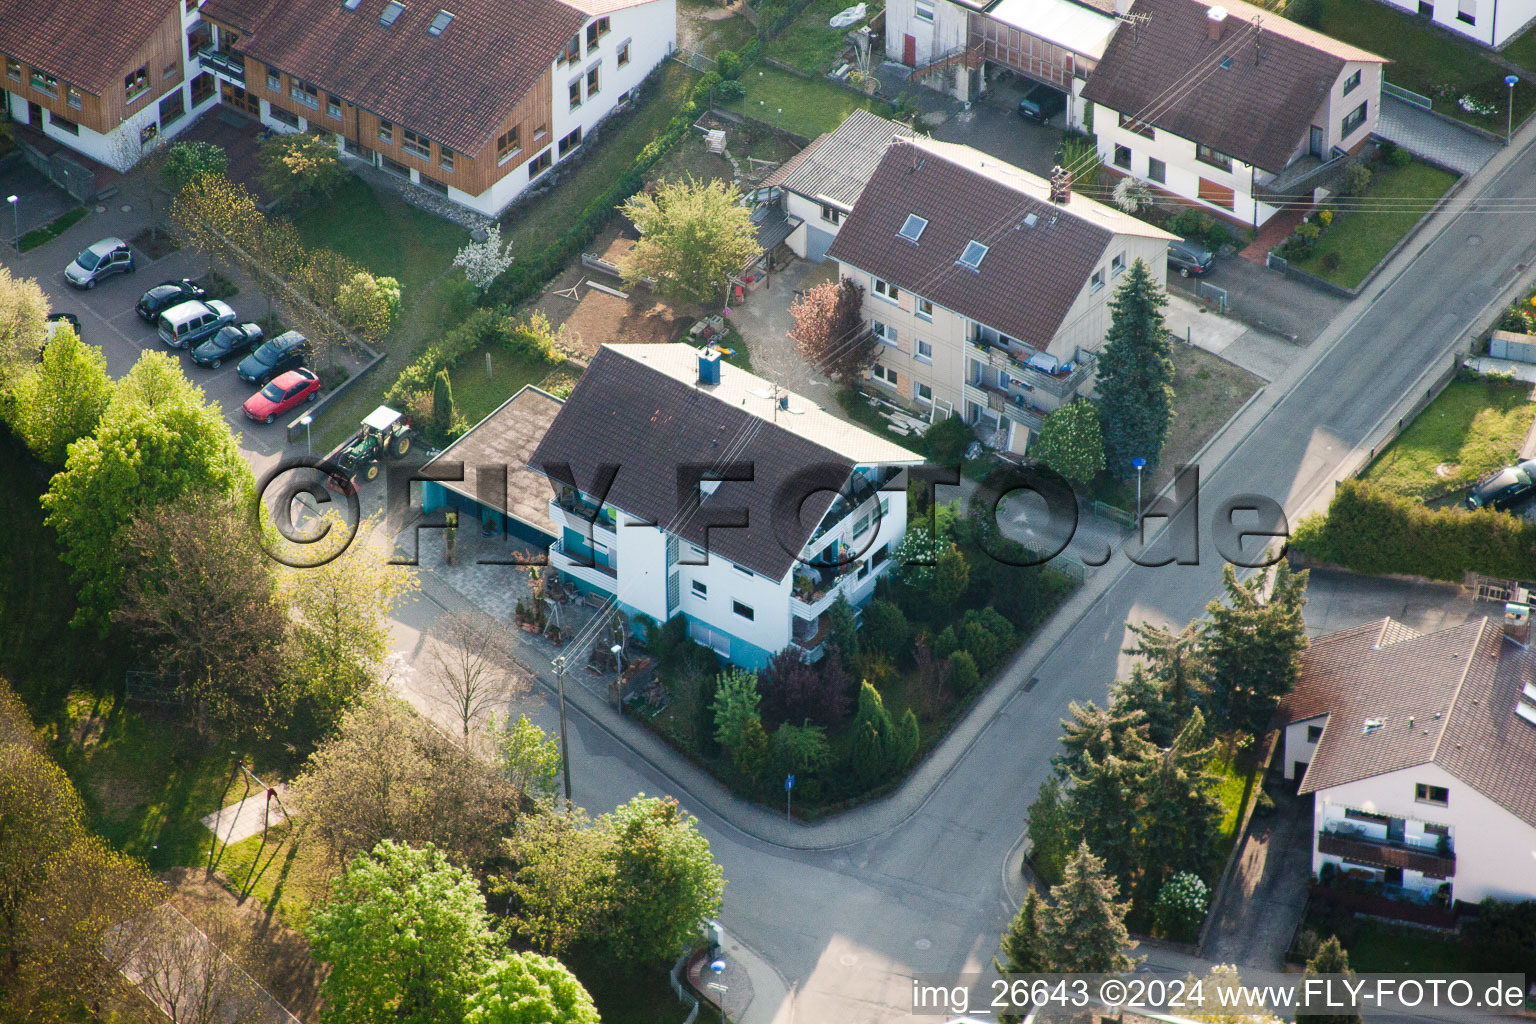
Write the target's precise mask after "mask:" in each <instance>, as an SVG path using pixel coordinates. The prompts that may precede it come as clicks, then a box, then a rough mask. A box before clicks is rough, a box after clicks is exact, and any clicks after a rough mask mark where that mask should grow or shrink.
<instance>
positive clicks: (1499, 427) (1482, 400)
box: [1365, 380, 1536, 501]
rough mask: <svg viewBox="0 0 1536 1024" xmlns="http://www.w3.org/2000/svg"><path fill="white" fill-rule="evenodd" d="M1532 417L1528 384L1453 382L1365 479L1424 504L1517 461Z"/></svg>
mask: <svg viewBox="0 0 1536 1024" xmlns="http://www.w3.org/2000/svg"><path fill="white" fill-rule="evenodd" d="M1533 416H1536V405H1533V404H1532V402H1531V385H1529V384H1525V383H1518V382H1517V383H1510V384H1506V383H1503V382H1501V381H1489V380H1454V381H1452V382H1451V383H1450V385H1449V386H1448V387H1446V389H1445V390H1444V391H1442V392H1441V393H1440V397H1438V398H1436V399H1435V400H1434V401H1433V402H1431V403H1429V405H1428V406H1427V407H1426V408H1425V409H1424V411H1423V412H1421V413H1419V415H1418V416H1416V417H1415V418H1414V421H1413V422H1412V423H1410V424H1409V425H1408V429H1406V430H1404V431H1403V432H1402V433H1401V434H1399V435H1398V436H1397V438H1396V439H1395V440H1393V442H1392V443H1391V444H1389V445H1388V446H1387V447H1386V449H1385V450H1384V451H1382V453H1381V454H1380V455H1379V456H1377V458H1376V461H1375V462H1373V463H1371V465H1370V466H1369V467H1368V468H1367V469H1366V471H1365V479H1366V480H1368V481H1370V482H1371V483H1373V484H1377V485H1379V486H1381V487H1383V488H1385V489H1387V490H1389V491H1392V492H1394V493H1396V494H1402V495H1406V496H1407V497H1410V498H1418V499H1420V500H1424V501H1428V500H1430V499H1433V498H1439V497H1443V496H1445V495H1447V494H1452V493H1454V492H1456V491H1458V490H1460V489H1462V488H1464V487H1468V486H1470V485H1471V484H1472V483H1474V482H1475V481H1476V480H1477V478H1478V477H1480V476H1482V475H1483V474H1484V473H1488V472H1491V471H1493V470H1495V469H1500V468H1502V467H1504V466H1507V465H1509V463H1511V462H1512V461H1514V459H1515V457H1516V454H1517V453H1518V452H1519V450H1520V443H1521V442H1522V441H1523V440H1524V439H1525V432H1526V431H1527V430H1528V429H1530V426H1531V419H1532V417H1533ZM1439 467H1444V468H1443V469H1441V468H1439Z"/></svg>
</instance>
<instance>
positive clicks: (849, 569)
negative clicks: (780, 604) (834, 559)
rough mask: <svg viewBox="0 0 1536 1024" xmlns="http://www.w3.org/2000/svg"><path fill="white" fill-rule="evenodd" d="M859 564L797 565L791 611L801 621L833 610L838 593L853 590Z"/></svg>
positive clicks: (790, 603) (790, 600)
mask: <svg viewBox="0 0 1536 1024" xmlns="http://www.w3.org/2000/svg"><path fill="white" fill-rule="evenodd" d="M861 561H862V560H861ZM859 565H860V562H853V563H850V564H849V565H839V566H816V565H800V566H796V567H795V578H794V584H793V586H794V590H793V593H792V594H791V595H790V598H789V610H790V611H791V612H793V613H794V614H795V616H796V617H798V618H802V619H815V618H816V617H817V616H819V615H821V614H822V613H823V612H825V611H826V610H827V609H828V608H831V607H832V605H833V603H834V602H835V601H836V600H837V596H838V595H839V594H846V593H847V592H848V591H850V590H852V589H853V584H854V583H855V582H856V581H857V571H856V570H857V569H858V567H859Z"/></svg>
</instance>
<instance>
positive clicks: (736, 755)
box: [731, 715, 769, 784]
mask: <svg viewBox="0 0 1536 1024" xmlns="http://www.w3.org/2000/svg"><path fill="white" fill-rule="evenodd" d="M768 758H769V749H768V733H767V731H766V730H765V729H763V720H762V719H761V718H758V717H757V716H756V715H753V716H752V717H751V718H748V719H746V720H745V721H744V722H742V723H741V731H740V732H739V733H738V734H737V736H736V745H735V746H734V747H732V748H731V760H732V761H733V762H735V764H736V770H737V771H739V772H741V774H742V775H743V776H744V777H745V778H746V779H747V780H748V781H749V782H752V783H754V784H756V783H761V782H763V781H764V780H765V779H766V777H767V774H768Z"/></svg>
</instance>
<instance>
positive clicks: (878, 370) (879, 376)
mask: <svg viewBox="0 0 1536 1024" xmlns="http://www.w3.org/2000/svg"><path fill="white" fill-rule="evenodd" d="M869 374H870V376H871V377H873V378H874V379H875V381H876V382H877V383H880V384H884V385H885V386H886V387H888V388H896V387H900V386H901V385H899V384H898V383H897V382H896V381H895V380H891V379H888V377H887V375H889V377H895V376H896V368H895V367H894V366H885V365H883V364H881V363H876V364H875V365H874V366H872V367H870V369H869Z"/></svg>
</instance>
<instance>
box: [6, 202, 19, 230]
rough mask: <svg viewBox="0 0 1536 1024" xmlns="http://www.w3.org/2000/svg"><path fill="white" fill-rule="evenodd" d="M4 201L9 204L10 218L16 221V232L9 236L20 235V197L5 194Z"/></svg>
mask: <svg viewBox="0 0 1536 1024" xmlns="http://www.w3.org/2000/svg"><path fill="white" fill-rule="evenodd" d="M5 201H6V202H8V203H10V204H11V219H12V220H13V221H15V223H16V233H15V234H14V235H12V236H11V238H13V239H16V238H20V237H21V197H20V196H6V197H5Z"/></svg>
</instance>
